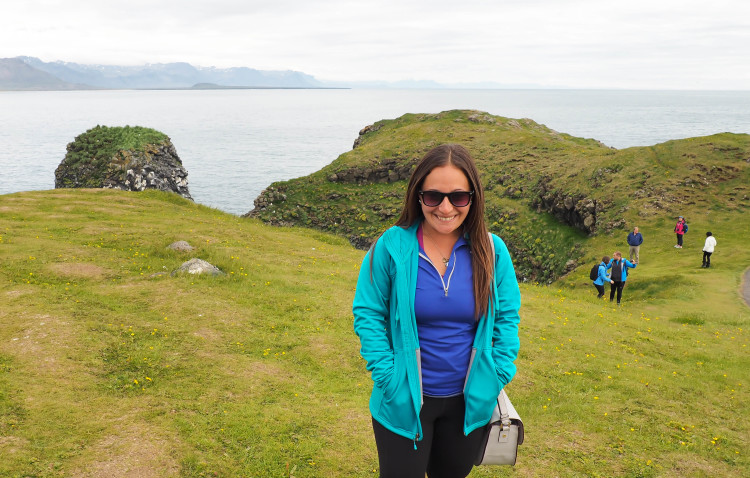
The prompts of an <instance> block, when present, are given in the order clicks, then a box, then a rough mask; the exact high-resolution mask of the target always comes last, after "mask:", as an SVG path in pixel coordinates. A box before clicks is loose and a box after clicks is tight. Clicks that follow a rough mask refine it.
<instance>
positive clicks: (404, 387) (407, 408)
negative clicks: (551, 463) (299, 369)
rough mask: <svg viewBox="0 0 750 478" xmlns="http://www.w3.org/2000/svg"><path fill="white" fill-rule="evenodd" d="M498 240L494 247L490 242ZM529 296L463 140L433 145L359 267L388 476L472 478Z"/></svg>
mask: <svg viewBox="0 0 750 478" xmlns="http://www.w3.org/2000/svg"><path fill="white" fill-rule="evenodd" d="M490 241H492V242H490ZM520 305H521V295H520V291H519V288H518V282H517V280H516V275H515V272H514V269H513V263H512V262H511V259H510V254H508V249H507V247H506V246H505V243H504V242H503V241H502V240H501V239H500V238H499V237H497V236H494V235H489V234H488V232H487V228H486V226H485V221H484V193H483V191H482V186H481V184H480V181H479V173H478V172H477V169H476V166H475V164H474V161H473V159H472V158H471V155H470V154H469V152H468V151H467V150H466V148H464V147H462V146H460V145H442V146H438V147H436V148H434V149H432V150H431V151H429V152H428V153H427V154H426V155H425V156H424V158H422V160H421V161H420V162H419V164H418V165H417V167H416V169H415V170H414V172H413V173H412V175H411V178H410V179H409V184H408V187H407V192H406V198H405V201H404V206H403V209H402V211H401V216H400V217H399V219H398V220H397V221H396V224H395V225H394V226H393V227H391V228H390V229H388V230H387V231H385V232H384V233H383V235H382V236H381V237H380V238H379V239H378V240H377V242H376V243H375V244H374V245H373V247H372V248H371V249H370V251H369V252H368V253H367V255H366V256H365V258H364V260H363V262H362V269H361V271H360V274H359V280H358V281H357V291H356V294H355V296H354V303H353V312H354V330H355V332H356V333H357V335H358V336H359V338H360V342H361V345H362V348H361V353H362V357H363V358H364V359H365V360H366V361H367V369H368V370H369V371H370V372H371V373H372V379H373V382H374V386H373V390H372V395H371V396H370V412H371V414H372V426H373V431H374V434H375V442H376V445H377V448H378V458H379V463H380V473H381V475H380V476H381V477H394V476H399V477H412V476H413V477H419V478H424V476H425V473H427V475H428V476H429V477H431V478H434V477H446V478H448V477H451V478H452V477H464V476H466V475H468V474H469V473H470V471H471V468H472V466H473V464H474V461H475V460H476V458H477V456H478V454H479V448H480V446H481V441H482V438H483V430H482V428H483V426H484V425H486V424H487V423H488V422H489V420H490V417H491V415H492V411H493V409H494V407H495V403H496V399H497V395H498V394H499V393H500V390H501V389H502V388H503V387H505V385H507V384H508V382H510V380H511V379H512V378H513V376H514V375H515V373H516V367H515V365H514V363H513V362H514V361H515V359H516V356H517V355H518V349H519V339H518V322H519V320H520V318H519V315H518V311H519V308H520Z"/></svg>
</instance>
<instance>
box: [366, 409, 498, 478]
mask: <svg viewBox="0 0 750 478" xmlns="http://www.w3.org/2000/svg"><path fill="white" fill-rule="evenodd" d="M464 408H465V406H464V397H463V395H458V396H456V397H449V398H433V397H424V404H423V405H422V412H421V413H420V415H419V417H420V420H421V422H422V432H423V433H424V438H422V440H421V441H418V442H415V441H414V440H412V439H409V438H405V437H402V436H401V435H396V434H395V433H393V432H392V431H390V430H388V429H387V428H385V427H384V426H383V425H381V424H380V423H378V422H377V421H376V420H375V419H373V420H372V429H373V430H374V432H375V443H376V444H377V446H378V461H379V462H380V477H381V478H395V477H398V478H424V475H425V472H426V473H427V476H428V477H430V478H463V477H465V476H467V475H468V474H469V473H471V468H472V467H473V466H474V460H475V459H476V458H477V455H479V447H480V446H481V443H482V441H483V438H484V429H483V427H480V428H478V429H477V430H474V431H473V432H471V433H469V435H468V436H466V435H464ZM415 445H416V450H415V449H414V448H415Z"/></svg>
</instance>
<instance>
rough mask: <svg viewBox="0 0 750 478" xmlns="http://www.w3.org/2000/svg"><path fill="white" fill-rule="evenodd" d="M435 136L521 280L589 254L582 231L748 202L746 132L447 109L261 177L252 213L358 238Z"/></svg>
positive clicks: (540, 277)
mask: <svg viewBox="0 0 750 478" xmlns="http://www.w3.org/2000/svg"><path fill="white" fill-rule="evenodd" d="M446 142H453V143H461V144H463V145H465V146H467V147H468V148H469V150H470V151H471V152H472V154H473V155H474V157H475V159H476V160H477V165H478V168H479V169H480V172H481V173H482V181H483V184H484V185H485V187H486V189H487V191H488V192H487V195H486V196H487V214H488V223H489V227H490V229H491V230H492V231H493V232H495V233H497V234H498V235H500V236H502V237H504V238H505V239H506V242H507V243H508V245H509V248H510V251H511V254H512V256H513V257H514V260H515V261H516V265H517V272H518V273H519V275H520V276H521V277H522V278H524V279H526V280H529V281H537V282H550V281H552V280H554V279H556V278H558V277H560V276H562V275H564V274H566V273H568V272H570V271H571V270H573V269H575V268H576V267H577V266H579V265H581V264H582V263H584V262H586V261H588V260H589V259H590V258H589V257H585V256H584V253H585V247H583V246H584V245H585V244H586V238H587V237H588V236H591V235H596V234H615V235H622V234H623V231H627V230H628V229H630V228H632V226H633V225H638V224H641V225H642V224H651V223H655V222H657V223H658V222H659V221H661V220H664V219H667V220H673V219H676V216H677V215H678V214H682V215H685V216H686V217H687V218H688V222H690V221H691V220H692V219H693V217H691V216H690V215H689V214H688V211H695V214H700V215H702V216H703V215H706V216H707V215H708V214H710V213H713V212H719V211H727V212H735V211H736V212H738V213H740V212H743V211H744V212H747V211H748V210H750V198H749V197H748V196H749V195H750V135H737V134H729V133H725V134H717V135H714V136H709V137H704V138H691V139H686V140H679V141H670V142H667V143H663V144H659V145H655V146H650V147H637V148H628V149H623V150H616V149H613V148H609V147H607V146H605V145H603V144H601V143H600V142H598V141H595V140H592V139H583V138H576V137H573V136H570V135H567V134H564V133H558V132H556V131H553V130H550V129H549V128H546V127H545V126H543V125H539V124H537V123H535V122H534V121H532V120H528V119H522V120H516V119H509V118H503V117H500V116H493V115H489V114H487V113H483V112H478V111H458V110H456V111H446V112H443V113H439V114H407V115H404V116H402V117H400V118H397V119H395V120H383V121H379V122H377V123H375V124H374V125H371V126H369V127H368V128H366V129H365V130H363V132H362V133H361V135H360V138H359V139H358V141H357V145H356V147H355V148H354V149H352V150H351V151H349V152H347V153H345V154H342V155H341V156H339V158H338V159H337V160H335V161H334V162H332V163H331V164H330V165H328V166H326V167H324V168H323V169H321V170H320V171H318V172H315V173H313V174H311V175H309V176H306V177H302V178H297V179H292V180H290V181H283V182H277V183H274V184H272V185H271V186H270V187H269V188H268V189H266V191H264V192H263V193H262V194H261V196H260V197H259V198H258V200H256V208H255V209H254V210H253V211H252V213H251V216H254V217H258V218H260V219H261V220H263V221H265V222H268V223H270V224H275V225H300V226H307V227H315V228H318V229H322V230H325V231H328V232H333V233H336V234H338V235H341V236H342V237H346V238H347V239H349V241H350V242H351V243H352V244H355V245H357V246H360V247H367V246H368V245H369V243H370V242H371V241H372V240H373V239H374V238H375V237H377V236H378V235H379V234H380V233H381V232H382V231H383V230H384V229H385V228H387V227H388V226H389V225H390V224H392V222H393V221H394V219H395V217H396V216H397V215H398V213H399V211H400V209H401V206H402V201H403V196H404V193H405V190H406V183H407V180H408V177H409V173H410V172H411V170H412V169H413V167H414V165H415V164H416V162H417V161H418V160H419V159H420V158H421V157H422V156H423V155H424V153H425V152H427V151H428V150H429V149H431V148H432V147H434V146H435V145H438V144H441V143H446ZM624 234H627V232H624Z"/></svg>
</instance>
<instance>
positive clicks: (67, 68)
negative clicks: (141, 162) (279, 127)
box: [0, 56, 326, 90]
mask: <svg viewBox="0 0 750 478" xmlns="http://www.w3.org/2000/svg"><path fill="white" fill-rule="evenodd" d="M324 87H326V85H324V84H323V83H322V82H320V81H318V80H316V79H315V78H314V77H313V76H311V75H307V74H305V73H301V72H299V71H264V70H255V69H253V68H245V67H238V68H214V67H209V68H204V67H196V66H193V65H190V64H189V63H157V64H149V65H143V66H112V65H81V64H78V63H68V62H62V61H56V62H52V63H47V62H44V61H42V60H40V59H38V58H33V57H27V56H20V57H16V58H0V90H80V89H181V88H203V89H205V88H324Z"/></svg>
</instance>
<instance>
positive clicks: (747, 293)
mask: <svg viewBox="0 0 750 478" xmlns="http://www.w3.org/2000/svg"><path fill="white" fill-rule="evenodd" d="M740 292H742V298H743V299H745V303H746V304H747V306H748V307H750V268H748V269H747V270H746V271H745V275H744V276H743V278H742V285H741V286H740Z"/></svg>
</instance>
